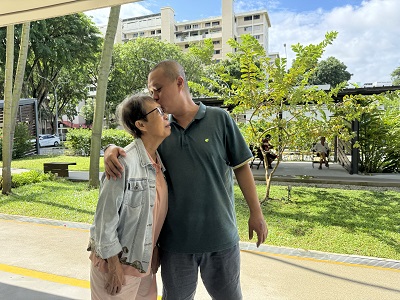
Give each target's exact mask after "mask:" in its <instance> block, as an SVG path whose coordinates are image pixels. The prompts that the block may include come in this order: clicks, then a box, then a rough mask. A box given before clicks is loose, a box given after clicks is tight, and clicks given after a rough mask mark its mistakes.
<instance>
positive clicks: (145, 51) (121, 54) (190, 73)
mask: <svg viewBox="0 0 400 300" xmlns="http://www.w3.org/2000/svg"><path fill="white" fill-rule="evenodd" d="M213 50H214V48H213V45H212V41H211V40H210V39H209V40H205V41H203V42H202V43H200V44H196V45H194V44H193V45H190V47H189V49H188V51H187V52H186V53H184V52H183V51H182V50H181V48H180V47H179V46H177V45H175V44H170V43H167V42H165V41H160V40H157V39H153V38H137V39H135V40H131V41H129V42H127V43H123V44H117V45H115V47H114V52H113V62H112V66H111V73H110V80H109V84H108V89H107V105H108V108H107V110H108V112H109V113H110V114H112V113H113V112H115V108H116V106H117V105H118V104H119V103H120V102H121V101H122V100H123V99H124V98H125V97H126V96H128V95H130V94H132V93H136V92H142V91H144V90H145V89H146V87H147V76H148V74H149V72H150V70H151V69H152V68H153V67H154V66H155V65H156V64H157V63H158V62H160V61H162V60H165V59H174V60H176V61H178V62H179V63H181V64H182V66H183V67H184V69H185V71H186V77H187V80H191V81H199V80H200V78H201V76H203V74H204V66H205V65H207V64H211V58H212V55H213Z"/></svg>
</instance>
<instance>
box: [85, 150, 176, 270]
mask: <svg viewBox="0 0 400 300" xmlns="http://www.w3.org/2000/svg"><path fill="white" fill-rule="evenodd" d="M149 158H150V160H151V161H152V163H153V166H154V167H155V168H156V200H155V203H154V208H153V249H154V247H155V244H156V242H157V240H158V236H159V235H160V232H161V228H162V225H163V224H164V220H165V217H166V215H167V210H168V188H167V183H166V182H165V178H164V175H163V173H162V171H161V166H160V164H158V163H156V162H154V160H153V159H152V158H151V156H150V155H149ZM152 256H153V255H152ZM90 259H91V261H92V263H93V264H94V265H95V266H96V267H98V268H99V271H100V272H103V273H107V272H108V267H107V261H105V260H104V259H102V258H100V257H98V256H96V254H95V253H94V252H93V251H92V252H91V253H90ZM150 261H152V258H151V259H150ZM122 268H123V270H124V274H125V275H131V276H135V277H145V276H147V275H149V274H150V272H151V267H150V268H149V270H148V271H147V272H146V273H140V272H139V270H137V269H136V268H134V267H132V266H128V265H125V264H122Z"/></svg>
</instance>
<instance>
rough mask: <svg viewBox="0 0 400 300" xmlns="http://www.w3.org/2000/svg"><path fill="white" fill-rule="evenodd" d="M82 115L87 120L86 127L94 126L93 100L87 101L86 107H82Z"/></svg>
mask: <svg viewBox="0 0 400 300" xmlns="http://www.w3.org/2000/svg"><path fill="white" fill-rule="evenodd" d="M80 113H81V115H82V116H83V118H84V119H85V121H86V125H92V124H93V118H94V101H93V100H92V99H87V100H86V103H85V105H83V106H82V108H81V111H80Z"/></svg>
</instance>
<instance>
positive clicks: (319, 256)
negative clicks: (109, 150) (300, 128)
mask: <svg viewBox="0 0 400 300" xmlns="http://www.w3.org/2000/svg"><path fill="white" fill-rule="evenodd" d="M252 170H253V174H254V177H255V178H256V179H257V180H264V174H265V173H264V172H265V170H264V169H263V168H262V167H261V168H260V169H258V170H257V168H256V167H253V168H252ZM274 176H275V177H274V180H279V181H284V182H296V181H297V182H309V183H310V184H312V183H315V182H319V183H338V184H342V182H344V183H345V184H356V185H361V186H363V185H364V186H365V185H375V186H388V187H399V186H400V175H399V174H375V175H372V176H368V175H349V174H348V173H347V172H346V171H345V170H344V169H343V168H341V167H340V166H339V165H334V164H331V166H330V168H329V169H323V170H318V169H317V168H315V169H313V168H312V166H311V163H305V162H296V163H294V162H293V163H291V162H284V163H282V164H281V165H280V166H279V168H278V169H277V171H276V173H275V175H274ZM70 179H71V180H87V179H88V173H87V172H74V171H70ZM88 228H89V224H84V223H72V222H62V221H57V220H47V219H35V218H28V217H23V216H10V215H1V214H0V245H2V247H1V249H2V251H0V299H13V300H19V299H21V300H22V299H38V300H39V299H40V300H43V299H44V300H47V299H49V300H50V299H55V300H64V299H90V290H89V265H90V261H89V259H88V253H87V252H86V246H87V242H88V238H89V232H88ZM240 246H241V249H242V251H241V269H242V275H241V284H242V289H243V295H244V299H248V300H253V299H277V300H278V299H279V300H281V299H282V300H283V299H285V300H288V299H296V300H310V299H324V300H325V299H326V300H329V299H335V300H336V299H352V300H358V299H360V300H361V299H362V300H365V299H371V300H372V299H379V300H385V299H388V300H389V299H390V300H392V299H400V285H399V282H400V261H396V260H387V259H382V258H374V257H360V256H351V255H341V254H334V253H323V252H317V251H306V250H301V249H292V248H282V247H274V246H269V245H266V244H264V245H262V246H261V247H260V248H256V247H255V244H253V243H241V245H240ZM158 282H159V283H160V286H161V279H160V278H159V280H158ZM159 294H161V288H160V290H159ZM195 299H196V300H203V299H210V297H209V296H208V294H207V292H206V290H205V288H204V286H203V285H202V284H201V282H200V283H199V287H198V290H197V294H196V297H195Z"/></svg>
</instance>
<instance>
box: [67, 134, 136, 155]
mask: <svg viewBox="0 0 400 300" xmlns="http://www.w3.org/2000/svg"><path fill="white" fill-rule="evenodd" d="M91 138H92V131H91V130H90V129H74V130H69V131H68V133H67V140H66V142H65V145H66V146H67V147H68V148H69V149H70V150H71V151H72V152H73V154H75V155H83V156H88V155H90V143H91ZM132 141H133V137H132V136H131V135H130V134H128V133H127V132H126V131H124V130H121V129H105V130H103V134H102V137H101V148H104V147H105V146H106V145H108V144H115V145H118V146H121V147H125V146H126V145H128V144H129V143H131V142H132Z"/></svg>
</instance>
